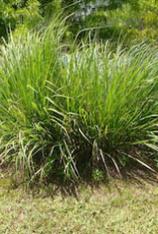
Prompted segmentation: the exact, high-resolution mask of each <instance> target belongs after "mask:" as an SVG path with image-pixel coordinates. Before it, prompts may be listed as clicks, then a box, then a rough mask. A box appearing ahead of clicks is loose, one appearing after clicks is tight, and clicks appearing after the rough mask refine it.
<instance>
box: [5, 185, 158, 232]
mask: <svg viewBox="0 0 158 234" xmlns="http://www.w3.org/2000/svg"><path fill="white" fill-rule="evenodd" d="M7 183H8V182H7ZM116 185H117V186H116ZM157 214H158V188H157V186H156V185H150V184H145V185H143V186H140V184H133V185H131V184H130V185H129V184H127V183H124V182H112V183H111V184H110V185H109V186H107V185H101V186H100V187H99V188H94V189H92V188H90V187H88V186H87V187H85V186H83V187H82V188H81V189H80V191H79V195H78V198H77V199H76V198H75V197H74V196H64V197H63V196H62V194H61V193H58V194H57V195H55V196H54V197H53V198H52V197H51V196H49V195H47V196H45V192H43V191H42V192H41V193H39V194H36V195H35V196H32V195H31V193H30V192H29V193H28V192H25V191H24V190H23V189H21V188H18V189H14V190H8V188H7V185H6V181H5V182H4V185H3V184H2V181H1V187H0V233H3V234H5V233H9V234H17V233H19V234H27V233H28V234H32V233H37V234H60V233H64V234H65V233H66V234H70V233H74V234H77V233H78V234H91V233H95V234H106V233H107V234H108V233H109V234H110V233H116V234H118V233H125V234H127V233H128V234H130V233H131V234H132V233H133V234H142V233H143V234H149V233H151V234H154V233H155V234H157V233H158V215H157Z"/></svg>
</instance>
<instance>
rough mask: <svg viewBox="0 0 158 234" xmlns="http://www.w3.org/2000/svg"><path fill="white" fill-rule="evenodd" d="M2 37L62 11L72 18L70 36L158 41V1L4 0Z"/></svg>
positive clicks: (0, 13) (0, 18)
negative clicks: (123, 36) (122, 37)
mask: <svg viewBox="0 0 158 234" xmlns="http://www.w3.org/2000/svg"><path fill="white" fill-rule="evenodd" d="M1 1H2V2H1V5H0V37H5V38H6V37H7V33H8V31H9V30H10V29H11V30H14V31H15V32H19V31H21V30H25V29H30V28H34V27H35V26H36V25H38V23H39V22H44V23H48V22H50V20H51V19H52V16H53V15H55V14H58V13H59V12H60V13H61V12H62V14H63V17H68V19H67V23H68V26H69V27H68V31H67V36H68V38H69V39H71V38H76V37H77V38H78V39H79V40H80V39H81V38H84V37H87V36H88V35H91V36H92V38H94V37H95V38H96V39H99V40H100V39H101V40H103V39H114V40H118V38H119V36H120V35H121V34H122V35H125V36H126V41H131V40H133V39H136V40H142V39H143V40H144V39H150V40H156V39H157V36H158V33H157V26H158V1H157V0H150V1H148V0H132V1H131V0H16V1H14V0H7V1H6V0H1Z"/></svg>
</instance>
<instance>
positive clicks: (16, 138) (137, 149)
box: [0, 22, 158, 179]
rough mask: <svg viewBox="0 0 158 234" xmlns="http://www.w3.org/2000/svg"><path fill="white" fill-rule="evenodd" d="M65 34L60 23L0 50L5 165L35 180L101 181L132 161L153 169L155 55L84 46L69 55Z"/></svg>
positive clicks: (141, 49)
mask: <svg viewBox="0 0 158 234" xmlns="http://www.w3.org/2000/svg"><path fill="white" fill-rule="evenodd" d="M65 30H66V29H64V27H63V25H62V23H60V24H59V23H57V22H54V23H53V24H51V25H50V26H49V27H48V29H46V30H43V32H42V31H41V32H40V33H37V32H34V33H33V32H32V33H28V34H26V35H23V36H21V37H18V38H16V39H13V38H12V37H11V38H10V42H9V43H8V44H7V45H4V46H3V47H2V49H1V62H0V83H1V85H0V100H1V108H0V139H1V160H2V162H3V161H4V162H12V163H13V162H14V163H15V165H16V167H17V168H18V172H19V171H21V172H22V173H24V174H25V173H26V174H27V176H29V177H31V178H32V179H33V178H39V176H40V178H45V177H46V178H48V177H49V178H51V177H53V178H54V177H55V178H65V179H77V178H80V176H85V175H86V176H87V174H89V175H90V176H91V175H92V176H93V175H94V174H93V172H94V171H95V172H96V173H95V176H98V175H99V177H100V174H98V173H100V170H101V171H104V172H105V174H107V175H109V174H110V168H111V167H113V168H114V169H115V170H116V172H117V173H119V174H120V173H121V171H122V170H123V169H124V167H125V166H127V167H128V164H129V162H130V163H131V162H132V161H136V162H137V163H139V164H141V165H143V166H145V167H147V168H148V169H149V165H150V163H151V164H152V165H154V166H155V165H156V163H157V154H156V153H154V154H153V152H152V150H156V151H157V137H158V136H157V122H158V95H157V87H158V79H157V78H158V77H157V74H158V59H157V58H158V50H157V48H155V47H154V48H153V47H152V46H148V45H146V44H144V43H143V44H138V45H137V46H134V47H132V48H131V49H129V50H121V48H119V47H118V48H117V50H116V51H113V52H111V50H110V46H109V44H108V43H107V44H106V45H98V44H97V45H94V44H89V45H88V46H87V45H86V44H82V48H79V47H76V48H75V50H74V48H73V46H69V54H66V53H65V52H64V51H65V46H64V45H62V46H61V41H62V37H63V35H64V31H65ZM66 49H67V46H66ZM71 51H72V52H71ZM149 148H151V149H152V150H150V151H149V150H148V149H149ZM145 162H147V163H149V165H147V163H146V164H145ZM131 165H132V163H131ZM150 169H151V168H150ZM97 170H98V171H97ZM151 170H152V169H151ZM104 172H103V173H104Z"/></svg>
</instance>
